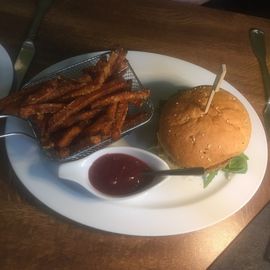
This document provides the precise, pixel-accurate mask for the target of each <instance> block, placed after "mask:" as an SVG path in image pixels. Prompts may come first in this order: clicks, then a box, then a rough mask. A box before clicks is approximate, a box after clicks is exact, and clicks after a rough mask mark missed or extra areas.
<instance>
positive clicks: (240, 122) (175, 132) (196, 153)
mask: <svg viewBox="0 0 270 270" xmlns="http://www.w3.org/2000/svg"><path fill="white" fill-rule="evenodd" d="M211 90H212V86H199V87H195V88H192V89H189V90H186V91H179V92H178V93H177V94H176V95H174V96H172V97H171V98H170V99H169V100H168V101H167V102H166V103H165V105H164V107H163V108H162V111H161V115H160V121H159V130H158V140H159V144H160V146H161V148H162V150H163V151H164V152H165V154H166V155H167V156H168V157H169V158H170V159H171V160H172V161H173V163H175V164H176V165H177V166H179V167H197V166H198V167H204V168H205V169H215V168H220V167H222V166H223V165H225V164H226V163H227V161H229V160H230V159H231V158H233V157H235V156H237V155H239V154H241V153H243V152H244V150H245V149H246V147H247V145H248V142H249V139H250V134H251V122H250V118H249V115H248V112H247V111H246V109H245V107H244V106H243V104H242V103H241V102H240V101H239V100H238V99H237V98H236V97H235V96H234V95H232V94H230V93H229V92H227V91H225V90H223V89H220V91H218V92H217V93H215V95H214V98H213V100H212V103H211V106H210V108H209V110H208V112H207V113H204V111H205V108H206V104H207V101H208V98H209V95H210V93H211Z"/></svg>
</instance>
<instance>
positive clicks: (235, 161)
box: [203, 154, 248, 188]
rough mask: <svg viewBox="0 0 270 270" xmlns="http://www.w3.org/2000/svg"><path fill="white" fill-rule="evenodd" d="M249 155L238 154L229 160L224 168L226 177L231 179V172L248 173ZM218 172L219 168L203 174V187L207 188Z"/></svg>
mask: <svg viewBox="0 0 270 270" xmlns="http://www.w3.org/2000/svg"><path fill="white" fill-rule="evenodd" d="M247 161H248V157H247V156H246V155H245V154H241V155H239V156H236V157H234V158H232V159H230V161H229V162H228V164H227V165H226V166H225V167H224V168H223V169H222V171H224V172H225V177H226V178H227V179H230V177H229V176H230V175H231V174H235V173H246V172H247V169H248V164H247ZM217 174H218V170H214V171H210V172H207V173H205V174H204V175H203V187H204V188H206V187H207V186H208V185H209V184H210V183H211V182H212V180H213V179H214V178H215V176H216V175H217Z"/></svg>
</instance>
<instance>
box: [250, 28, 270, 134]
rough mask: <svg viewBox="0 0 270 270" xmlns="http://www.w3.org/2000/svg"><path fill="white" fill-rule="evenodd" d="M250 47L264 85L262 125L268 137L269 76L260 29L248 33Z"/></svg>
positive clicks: (269, 112) (269, 124)
mask: <svg viewBox="0 0 270 270" xmlns="http://www.w3.org/2000/svg"><path fill="white" fill-rule="evenodd" d="M249 38H250V43H251V47H252V49H253V52H254V54H255V56H256V57H257V59H258V62H259V65H260V69H261V74H262V80H263V84H264V90H265V97H266V105H265V108H264V124H265V128H266V131H267V133H268V135H270V76H269V72H268V68H267V64H266V48H265V41H264V32H263V31H262V30H260V29H251V30H250V31H249Z"/></svg>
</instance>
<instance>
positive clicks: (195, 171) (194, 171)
mask: <svg viewBox="0 0 270 270" xmlns="http://www.w3.org/2000/svg"><path fill="white" fill-rule="evenodd" d="M204 173H205V169H204V168H202V167H193V168H182V169H175V170H162V171H149V172H145V173H143V174H144V175H155V176H158V175H203V174H204Z"/></svg>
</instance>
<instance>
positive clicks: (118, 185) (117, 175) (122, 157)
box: [89, 153, 153, 196]
mask: <svg viewBox="0 0 270 270" xmlns="http://www.w3.org/2000/svg"><path fill="white" fill-rule="evenodd" d="M145 171H152V169H151V168H150V167H149V166H148V165H147V164H146V163H145V162H143V161H141V160H140V159H137V158H135V157H133V156H130V155H126V154H120V153H115V154H106V155H104V156H101V157H100V158H98V159H97V160H96V161H95V162H94V163H93V164H92V166H91V167H90V169H89V179H90V182H91V184H92V185H93V186H94V187H95V188H96V189H97V190H99V191H101V192H103V193H105V194H108V195H118V196H119V195H120V196H121V195H129V194H132V193H136V192H137V191H139V190H141V189H143V188H144V187H146V186H147V185H149V184H150V183H151V182H152V180H153V177H152V176H150V177H149V176H148V177H146V176H142V175H141V173H142V172H145Z"/></svg>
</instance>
